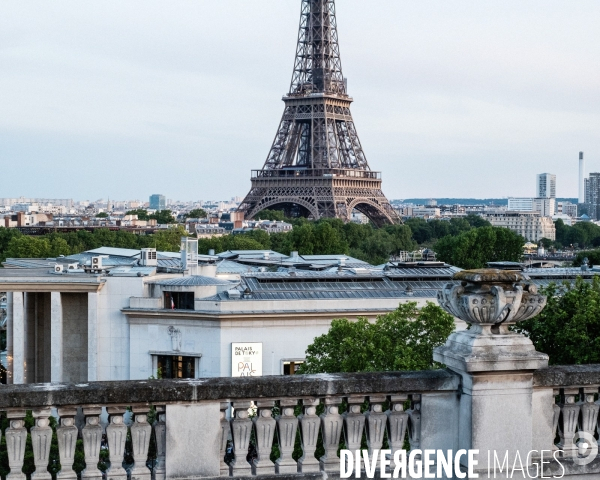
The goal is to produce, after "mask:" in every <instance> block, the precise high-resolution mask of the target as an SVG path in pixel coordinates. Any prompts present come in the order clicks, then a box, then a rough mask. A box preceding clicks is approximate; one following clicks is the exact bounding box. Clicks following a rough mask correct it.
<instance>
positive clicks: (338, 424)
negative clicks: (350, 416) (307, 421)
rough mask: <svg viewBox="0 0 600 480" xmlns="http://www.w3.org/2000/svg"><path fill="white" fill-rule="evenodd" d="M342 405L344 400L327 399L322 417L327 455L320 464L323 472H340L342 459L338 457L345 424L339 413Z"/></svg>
mask: <svg viewBox="0 0 600 480" xmlns="http://www.w3.org/2000/svg"><path fill="white" fill-rule="evenodd" d="M341 403H342V399H341V398H339V397H325V411H324V412H323V413H322V414H321V415H320V417H321V433H322V435H323V448H324V449H325V455H323V456H322V457H321V458H320V459H319V464H320V466H321V470H322V471H323V472H336V471H337V472H339V471H340V459H339V457H338V456H337V450H338V446H339V444H340V436H341V435H342V424H343V419H342V416H341V415H340V413H339V405H340V404H341Z"/></svg>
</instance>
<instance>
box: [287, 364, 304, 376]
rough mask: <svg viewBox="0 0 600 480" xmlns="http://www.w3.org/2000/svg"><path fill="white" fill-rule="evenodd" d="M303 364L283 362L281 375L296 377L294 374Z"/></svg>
mask: <svg viewBox="0 0 600 480" xmlns="http://www.w3.org/2000/svg"><path fill="white" fill-rule="evenodd" d="M303 363H304V362H303V361H299V362H283V374H284V375H296V373H298V369H299V368H300V365H302V364H303Z"/></svg>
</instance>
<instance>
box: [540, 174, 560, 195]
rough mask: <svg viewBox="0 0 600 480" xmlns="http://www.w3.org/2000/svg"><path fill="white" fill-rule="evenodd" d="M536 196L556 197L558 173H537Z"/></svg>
mask: <svg viewBox="0 0 600 480" xmlns="http://www.w3.org/2000/svg"><path fill="white" fill-rule="evenodd" d="M536 196H537V197H538V198H556V175H554V174H552V173H540V174H538V175H537V181H536Z"/></svg>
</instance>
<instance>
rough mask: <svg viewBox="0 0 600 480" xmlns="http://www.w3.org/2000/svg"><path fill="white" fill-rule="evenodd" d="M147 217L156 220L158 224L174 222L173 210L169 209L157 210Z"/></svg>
mask: <svg viewBox="0 0 600 480" xmlns="http://www.w3.org/2000/svg"><path fill="white" fill-rule="evenodd" d="M138 218H139V217H138ZM148 218H150V219H152V220H156V223H158V224H159V225H165V224H167V223H175V217H173V212H171V210H161V211H159V212H155V213H153V214H152V215H149V216H148Z"/></svg>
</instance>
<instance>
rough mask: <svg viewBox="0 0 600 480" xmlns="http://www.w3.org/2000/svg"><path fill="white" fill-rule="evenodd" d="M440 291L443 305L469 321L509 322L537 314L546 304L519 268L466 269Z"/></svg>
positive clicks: (456, 315) (484, 323)
mask: <svg viewBox="0 0 600 480" xmlns="http://www.w3.org/2000/svg"><path fill="white" fill-rule="evenodd" d="M453 278H454V279H455V280H460V281H461V284H460V285H455V284H448V285H446V286H445V287H444V289H443V290H442V291H440V292H438V302H439V304H440V306H441V307H442V308H443V309H444V310H446V311H447V312H448V313H450V314H451V315H454V316H455V317H458V318H460V319H461V320H464V321H465V322H467V323H470V324H481V325H500V324H502V325H510V324H514V323H517V322H521V321H523V320H527V319H529V318H532V317H534V316H536V315H537V314H538V313H540V312H541V311H542V310H543V309H544V307H545V306H546V297H545V296H543V295H540V294H538V292H537V287H536V286H535V285H534V284H533V283H531V282H530V281H529V277H527V276H526V275H524V274H522V273H521V272H517V271H505V270H496V269H491V268H490V269H481V270H464V271H462V272H458V273H457V274H455V275H454V277H453Z"/></svg>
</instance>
